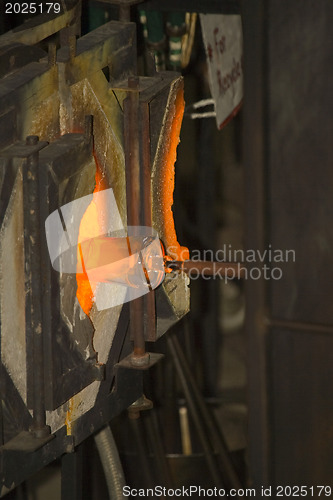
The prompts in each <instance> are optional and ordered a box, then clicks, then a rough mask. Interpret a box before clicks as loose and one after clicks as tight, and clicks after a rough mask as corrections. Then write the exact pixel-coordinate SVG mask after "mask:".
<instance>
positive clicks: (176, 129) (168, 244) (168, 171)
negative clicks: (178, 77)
mask: <svg viewBox="0 0 333 500" xmlns="http://www.w3.org/2000/svg"><path fill="white" fill-rule="evenodd" d="M184 107H185V102H184V90H183V88H180V89H179V90H178V93H177V96H176V101H175V115H174V118H173V121H172V124H171V130H170V135H169V137H168V138H167V139H166V141H165V142H166V143H165V154H164V159H163V163H162V169H163V172H162V176H161V177H162V179H164V184H163V191H162V195H161V204H162V217H163V223H164V231H165V234H164V245H165V248H166V253H167V255H169V256H170V257H172V258H173V259H176V260H187V259H189V250H188V248H186V247H182V246H180V245H179V243H178V241H177V235H176V229H175V223H174V220H173V212H172V205H173V191H174V185H175V163H176V159H177V146H178V144H179V142H180V138H179V136H180V128H181V125H182V120H183V114H184Z"/></svg>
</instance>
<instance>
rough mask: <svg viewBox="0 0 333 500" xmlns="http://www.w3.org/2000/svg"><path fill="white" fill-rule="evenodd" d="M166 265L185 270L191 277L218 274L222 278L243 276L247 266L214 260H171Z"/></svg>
mask: <svg viewBox="0 0 333 500" xmlns="http://www.w3.org/2000/svg"><path fill="white" fill-rule="evenodd" d="M165 265H166V267H167V268H168V269H171V270H173V271H183V272H184V273H187V274H189V276H190V277H191V278H193V277H196V276H198V275H200V276H216V277H220V278H224V277H228V278H243V277H244V275H245V267H244V265H243V264H242V263H241V262H237V263H236V262H214V261H204V260H184V261H182V260H171V261H166V264H165Z"/></svg>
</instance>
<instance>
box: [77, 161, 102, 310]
mask: <svg viewBox="0 0 333 500" xmlns="http://www.w3.org/2000/svg"><path fill="white" fill-rule="evenodd" d="M94 158H95V162H96V175H95V189H94V193H98V192H99V191H102V190H103V189H106V188H107V186H106V184H105V179H104V176H103V172H102V170H101V168H100V166H99V164H98V160H97V157H96V155H95V154H94ZM98 228H99V221H98V207H97V206H96V203H94V200H93V201H92V202H91V203H90V204H89V206H88V208H87V210H86V211H85V214H84V216H83V217H82V220H81V223H80V230H79V235H80V237H84V238H85V237H90V238H93V237H94V235H95V234H94V233H95V231H97V233H98ZM78 261H79V262H81V263H82V270H83V272H82V273H76V282H77V291H76V296H77V298H78V301H79V303H80V306H81V307H82V309H83V311H84V312H85V313H86V314H87V315H89V313H90V310H91V308H92V305H93V299H94V292H95V290H93V288H92V286H91V284H90V282H89V279H88V275H87V272H86V269H85V267H84V261H83V256H82V249H81V244H78Z"/></svg>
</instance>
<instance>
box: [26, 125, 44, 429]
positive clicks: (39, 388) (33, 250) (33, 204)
mask: <svg viewBox="0 0 333 500" xmlns="http://www.w3.org/2000/svg"><path fill="white" fill-rule="evenodd" d="M38 140H39V139H38V136H34V135H33V136H28V137H27V138H26V145H27V146H35V145H36V144H37V143H38ZM38 156H39V154H38V151H37V152H33V153H32V154H31V155H29V156H28V158H27V161H26V166H25V168H24V174H23V186H24V188H23V189H24V208H25V210H24V250H25V255H26V278H27V285H28V287H30V290H29V292H30V293H29V295H28V297H29V298H28V300H27V304H26V309H27V310H26V313H27V314H26V316H27V318H28V322H30V325H28V329H29V328H30V332H29V339H30V341H31V342H32V379H33V395H32V407H33V425H32V431H33V432H34V434H35V435H36V437H43V436H45V435H47V434H49V432H50V429H49V427H47V426H46V415H45V403H44V352H43V320H42V276H41V268H40V263H41V255H40V248H41V239H40V210H39V165H38ZM29 320H30V321H29Z"/></svg>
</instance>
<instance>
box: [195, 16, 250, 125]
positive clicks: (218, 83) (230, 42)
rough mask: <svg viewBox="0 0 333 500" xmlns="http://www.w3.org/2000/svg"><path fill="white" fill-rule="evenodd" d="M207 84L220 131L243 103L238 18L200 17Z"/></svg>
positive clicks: (241, 49) (241, 54)
mask: <svg viewBox="0 0 333 500" xmlns="http://www.w3.org/2000/svg"><path fill="white" fill-rule="evenodd" d="M200 21H201V29H202V33H203V40H204V44H205V49H206V56H207V63H208V74H209V83H210V90H211V94H212V97H213V99H214V102H215V111H216V121H217V127H218V128H219V129H221V128H222V127H223V126H224V125H226V123H227V122H228V121H229V120H230V119H231V118H232V117H233V116H234V115H235V114H236V113H237V112H238V110H239V108H240V106H241V104H242V100H243V35H242V23H241V17H240V16H238V15H222V14H200Z"/></svg>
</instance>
